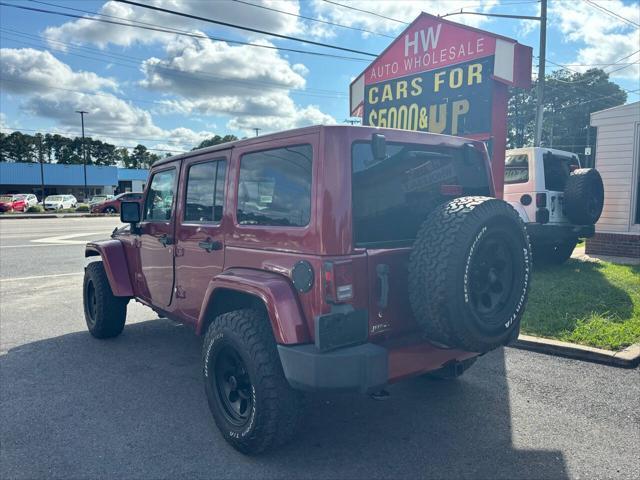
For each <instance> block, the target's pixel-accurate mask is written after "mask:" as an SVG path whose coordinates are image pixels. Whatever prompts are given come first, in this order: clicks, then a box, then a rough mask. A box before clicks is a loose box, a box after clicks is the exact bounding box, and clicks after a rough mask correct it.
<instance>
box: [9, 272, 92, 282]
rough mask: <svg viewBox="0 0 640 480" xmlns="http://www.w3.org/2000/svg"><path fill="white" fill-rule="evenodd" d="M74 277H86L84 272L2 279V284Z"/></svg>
mask: <svg viewBox="0 0 640 480" xmlns="http://www.w3.org/2000/svg"><path fill="white" fill-rule="evenodd" d="M73 275H84V272H74V273H57V274H55V275H34V276H32V277H16V278H0V282H17V281H19V280H38V279H41V278H55V277H71V276H73Z"/></svg>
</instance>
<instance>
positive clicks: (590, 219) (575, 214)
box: [564, 168, 604, 225]
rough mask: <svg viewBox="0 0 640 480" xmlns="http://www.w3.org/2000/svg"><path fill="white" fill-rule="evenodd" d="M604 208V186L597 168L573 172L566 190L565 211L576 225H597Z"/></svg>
mask: <svg viewBox="0 0 640 480" xmlns="http://www.w3.org/2000/svg"><path fill="white" fill-rule="evenodd" d="M603 206H604V185H603V183H602V177H601V176H600V173H598V171H597V170H596V169H595V168H580V169H578V170H575V171H573V172H571V175H569V178H568V179H567V185H566V187H565V189H564V211H565V213H566V215H567V217H568V218H569V220H570V221H571V222H572V223H575V224H576V225H593V224H595V223H596V222H597V221H598V219H599V218H600V215H601V214H602V208H603Z"/></svg>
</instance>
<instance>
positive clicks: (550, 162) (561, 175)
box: [543, 152, 580, 192]
mask: <svg viewBox="0 0 640 480" xmlns="http://www.w3.org/2000/svg"><path fill="white" fill-rule="evenodd" d="M543 159H544V188H545V190H553V191H555V192H563V191H564V188H565V187H566V186H567V180H568V179H569V175H570V174H571V167H572V166H573V167H578V166H579V165H580V163H579V162H578V159H577V158H575V157H565V156H561V155H554V154H553V153H551V152H547V153H545V154H544V156H543Z"/></svg>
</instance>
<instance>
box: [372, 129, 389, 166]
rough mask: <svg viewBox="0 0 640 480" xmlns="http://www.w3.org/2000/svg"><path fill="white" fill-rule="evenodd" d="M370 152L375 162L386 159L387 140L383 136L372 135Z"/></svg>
mask: <svg viewBox="0 0 640 480" xmlns="http://www.w3.org/2000/svg"><path fill="white" fill-rule="evenodd" d="M371 152H372V153H373V158H374V159H375V160H377V161H382V160H384V159H385V158H387V139H386V138H385V137H384V135H383V134H381V133H374V134H372V135H371Z"/></svg>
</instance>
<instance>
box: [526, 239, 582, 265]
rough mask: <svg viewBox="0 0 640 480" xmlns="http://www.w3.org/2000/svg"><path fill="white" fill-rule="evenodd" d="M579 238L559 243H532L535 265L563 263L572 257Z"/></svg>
mask: <svg viewBox="0 0 640 480" xmlns="http://www.w3.org/2000/svg"><path fill="white" fill-rule="evenodd" d="M577 243H578V240H572V241H568V242H563V243H559V244H555V245H554V244H542V245H536V244H534V245H532V251H533V263H534V265H562V264H563V263H564V262H566V261H567V260H569V259H570V258H571V254H572V253H573V250H574V249H575V248H576V245H577Z"/></svg>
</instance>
